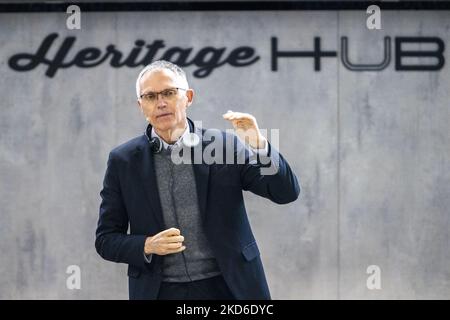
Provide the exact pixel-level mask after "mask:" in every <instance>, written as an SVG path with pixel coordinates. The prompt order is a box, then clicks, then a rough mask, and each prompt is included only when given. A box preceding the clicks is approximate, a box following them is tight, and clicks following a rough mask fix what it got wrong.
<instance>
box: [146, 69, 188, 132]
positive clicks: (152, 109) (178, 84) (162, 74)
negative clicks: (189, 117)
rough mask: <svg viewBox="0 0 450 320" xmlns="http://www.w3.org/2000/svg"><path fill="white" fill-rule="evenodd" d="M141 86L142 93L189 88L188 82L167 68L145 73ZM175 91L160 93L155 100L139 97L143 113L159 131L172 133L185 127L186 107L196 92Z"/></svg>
mask: <svg viewBox="0 0 450 320" xmlns="http://www.w3.org/2000/svg"><path fill="white" fill-rule="evenodd" d="M140 87H141V95H143V94H148V93H157V92H158V93H159V92H161V91H164V90H166V89H173V88H183V89H188V88H187V84H186V82H184V81H183V80H182V79H181V78H180V77H178V76H177V75H176V74H175V73H173V72H172V71H170V70H166V69H162V70H153V71H148V72H147V73H145V74H144V76H143V77H142V78H141V80H140ZM174 92H175V94H174V95H173V96H169V95H167V94H158V95H156V100H155V101H149V99H146V98H145V97H143V98H141V99H138V103H139V106H140V107H141V110H142V113H143V114H144V115H145V117H146V119H147V121H149V122H150V124H151V125H152V126H153V127H154V128H155V130H156V131H157V132H158V133H164V132H170V133H171V132H174V131H176V130H177V129H178V130H180V129H184V128H185V124H186V108H187V107H188V106H189V105H191V103H192V98H193V95H194V92H193V90H191V89H189V90H181V89H179V90H175V91H174ZM153 96H154V97H155V95H153Z"/></svg>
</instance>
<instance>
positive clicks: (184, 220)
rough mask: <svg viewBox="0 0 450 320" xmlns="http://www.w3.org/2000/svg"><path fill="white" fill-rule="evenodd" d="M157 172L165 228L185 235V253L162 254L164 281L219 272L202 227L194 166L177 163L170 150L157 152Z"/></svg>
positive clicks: (188, 278)
mask: <svg viewBox="0 0 450 320" xmlns="http://www.w3.org/2000/svg"><path fill="white" fill-rule="evenodd" d="M154 163H155V173H156V180H157V185H158V186H157V187H158V191H159V197H160V199H161V208H162V212H163V217H164V223H165V227H166V228H172V227H175V228H178V229H180V232H181V235H182V236H184V242H183V245H185V246H186V249H185V250H184V251H183V252H182V253H174V254H168V255H165V256H163V281H167V282H187V281H191V280H192V281H195V280H201V279H206V278H210V277H213V276H216V275H219V274H220V270H219V267H218V265H217V262H216V259H215V258H214V255H213V252H212V250H211V248H210V246H209V244H208V241H207V239H206V236H205V233H204V231H203V227H202V219H201V215H200V209H199V206H198V197H197V188H196V183H195V176H194V168H193V166H192V165H191V164H174V163H173V162H172V160H171V158H170V151H169V150H167V149H163V150H162V151H161V153H157V154H154Z"/></svg>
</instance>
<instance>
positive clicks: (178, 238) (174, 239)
mask: <svg viewBox="0 0 450 320" xmlns="http://www.w3.org/2000/svg"><path fill="white" fill-rule="evenodd" d="M165 240H166V241H167V242H169V243H172V242H183V241H184V237H183V236H171V237H166V238H165Z"/></svg>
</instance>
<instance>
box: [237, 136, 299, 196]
mask: <svg viewBox="0 0 450 320" xmlns="http://www.w3.org/2000/svg"><path fill="white" fill-rule="evenodd" d="M237 140H238V142H237V145H238V147H237V149H236V151H237V154H241V155H240V157H244V158H245V162H244V164H241V165H240V176H241V184H242V188H243V189H244V190H246V191H251V192H253V193H254V194H257V195H259V196H262V197H264V198H267V199H270V200H271V201H273V202H275V203H278V204H286V203H289V202H292V201H295V200H296V199H297V198H298V197H299V195H300V185H299V183H298V180H297V177H296V176H295V174H294V172H293V171H292V169H291V167H290V166H289V164H288V162H287V161H286V160H285V159H284V157H283V156H282V155H281V154H280V153H279V152H278V151H277V150H276V149H275V148H274V147H273V146H272V145H271V144H270V143H269V141H267V143H268V154H267V155H263V154H259V153H255V152H252V151H251V150H249V149H248V148H247V147H245V146H244V145H243V144H242V142H240V140H239V139H237ZM238 157H239V156H238Z"/></svg>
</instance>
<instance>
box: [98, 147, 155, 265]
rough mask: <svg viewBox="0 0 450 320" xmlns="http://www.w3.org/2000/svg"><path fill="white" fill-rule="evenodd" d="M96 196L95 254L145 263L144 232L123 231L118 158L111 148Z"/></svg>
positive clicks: (124, 217)
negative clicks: (101, 185) (98, 207)
mask: <svg viewBox="0 0 450 320" xmlns="http://www.w3.org/2000/svg"><path fill="white" fill-rule="evenodd" d="M100 196H101V204H100V210H99V219H98V224H97V230H96V239H95V248H96V250H97V252H98V254H99V255H100V256H101V257H102V258H104V259H106V260H109V261H114V262H121V263H127V264H131V265H135V266H138V267H143V266H145V260H144V256H143V252H144V244H145V239H146V238H147V236H145V235H130V234H127V230H128V222H129V221H128V215H127V212H126V208H125V205H124V202H123V198H122V192H121V187H120V179H119V174H118V159H115V157H114V154H113V153H112V152H111V153H110V155H109V159H108V164H107V169H106V173H105V177H104V180H103V189H102V190H101V192H100Z"/></svg>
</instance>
